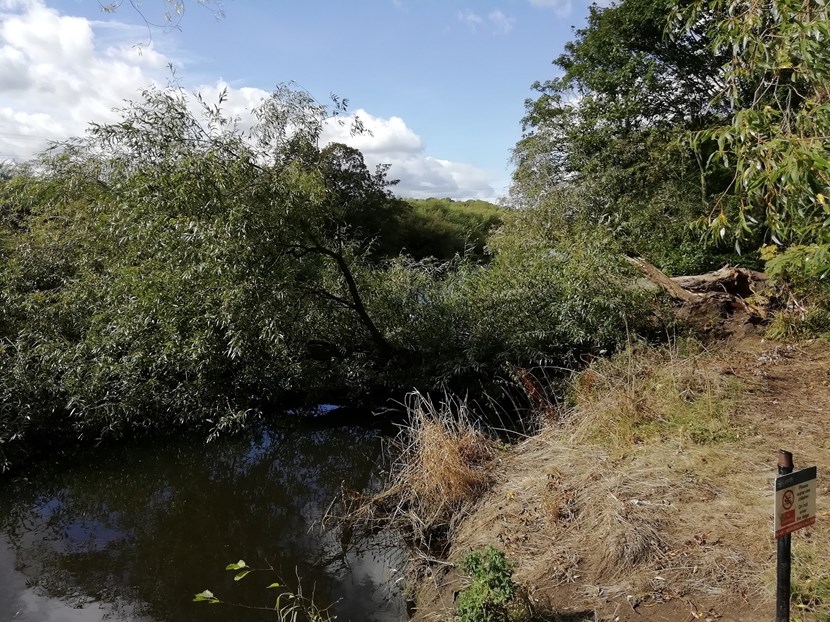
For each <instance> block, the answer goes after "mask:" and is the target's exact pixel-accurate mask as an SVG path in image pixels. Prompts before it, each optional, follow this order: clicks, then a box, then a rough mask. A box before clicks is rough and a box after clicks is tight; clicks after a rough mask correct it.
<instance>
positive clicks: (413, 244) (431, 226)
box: [401, 198, 507, 260]
mask: <svg viewBox="0 0 830 622" xmlns="http://www.w3.org/2000/svg"><path fill="white" fill-rule="evenodd" d="M406 202H407V203H408V204H409V206H410V207H411V212H410V215H409V218H408V219H407V220H406V224H405V230H404V231H403V232H402V238H403V240H402V243H401V246H402V247H403V248H404V249H405V250H406V252H407V253H409V254H410V255H412V256H413V257H414V258H416V259H424V258H427V257H433V258H435V259H442V260H450V259H452V258H453V257H455V256H456V255H463V254H464V253H465V252H466V251H471V252H472V253H473V254H474V255H475V256H476V257H483V255H484V253H485V248H486V246H487V242H488V240H489V237H490V234H491V231H492V230H493V229H494V228H496V227H499V226H501V225H502V224H503V222H504V220H505V217H506V216H507V211H506V210H504V209H502V208H499V207H497V206H496V205H493V204H492V203H488V202H486V201H475V200H470V201H453V200H452V199H435V198H433V199H407V201H406Z"/></svg>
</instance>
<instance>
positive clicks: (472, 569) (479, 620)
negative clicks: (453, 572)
mask: <svg viewBox="0 0 830 622" xmlns="http://www.w3.org/2000/svg"><path fill="white" fill-rule="evenodd" d="M460 566H461V568H462V569H463V570H464V572H466V573H467V574H468V575H470V585H469V587H467V589H465V590H464V591H463V592H461V594H460V595H459V596H458V606H457V608H456V619H457V620H458V622H502V621H503V620H507V619H508V616H509V610H510V607H511V605H512V603H513V600H514V599H515V597H516V591H517V587H516V583H515V582H514V581H513V565H512V564H511V563H510V562H508V561H507V558H506V557H505V555H504V553H503V552H502V551H499V550H497V549H495V548H493V547H492V546H489V545H488V546H487V547H485V548H483V549H480V550H477V551H472V552H470V553H468V554H467V555H466V556H465V557H464V558H463V559H462V560H461V563H460Z"/></svg>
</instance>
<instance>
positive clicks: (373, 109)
mask: <svg viewBox="0 0 830 622" xmlns="http://www.w3.org/2000/svg"><path fill="white" fill-rule="evenodd" d="M141 8H142V11H143V13H144V16H145V17H147V18H148V19H149V20H151V21H162V15H163V12H164V10H165V0H143V2H142V3H141ZM223 8H224V13H225V16H224V18H222V19H217V18H216V15H215V14H214V13H213V12H212V11H211V10H210V9H209V8H206V7H202V6H198V5H197V4H196V3H195V2H193V1H192V0H190V1H189V3H188V4H186V10H185V14H184V16H183V19H182V21H181V28H180V29H179V30H172V31H169V32H164V31H161V30H158V29H155V30H153V31H152V32H148V30H147V29H146V28H145V27H143V26H142V15H141V14H139V13H138V12H136V11H135V10H134V9H133V8H132V7H131V6H130V3H129V2H124V3H123V5H122V6H121V7H119V9H118V10H117V11H116V12H114V13H112V14H105V13H102V11H101V10H100V4H99V3H98V2H97V1H96V0H60V1H59V0H0V157H3V158H6V159H9V158H10V157H13V158H15V159H20V158H21V157H24V155H25V152H26V150H27V149H32V148H34V146H35V145H38V146H39V144H40V143H38V140H37V139H38V138H43V139H44V140H45V138H59V137H60V136H61V135H64V134H71V133H77V132H78V131H80V129H81V128H82V127H83V124H84V123H86V122H88V121H89V120H93V119H97V120H107V119H109V118H111V116H108V112H107V111H108V110H109V109H110V108H112V106H113V105H117V104H118V102H119V101H122V100H123V99H125V98H130V97H133V96H134V94H135V93H136V92H137V90H138V89H139V88H140V87H141V86H144V85H146V84H147V83H149V82H153V81H155V82H164V81H165V80H166V78H167V76H168V75H169V74H168V71H167V69H166V64H167V63H173V65H174V66H175V67H176V71H177V75H178V78H179V81H180V83H182V84H183V85H185V86H187V87H188V88H190V89H200V90H203V91H207V92H210V91H211V90H218V88H219V86H220V85H222V84H227V85H228V87H229V88H230V90H231V95H232V96H231V104H232V105H234V106H238V107H239V108H240V109H242V108H243V107H245V105H246V104H252V103H255V101H256V99H257V96H261V94H262V92H263V91H268V90H270V89H271V88H273V87H274V85H276V84H277V83H280V82H286V81H292V80H293V81H295V82H297V83H298V84H299V85H301V86H302V87H304V88H305V89H307V90H308V91H309V92H311V93H312V94H313V95H314V96H315V97H317V98H318V99H323V98H325V97H326V96H327V95H328V94H329V93H332V92H333V93H336V94H338V95H340V96H342V97H347V98H348V99H349V100H350V102H351V108H352V110H354V111H357V113H358V114H360V115H361V116H363V117H364V118H368V119H369V120H370V123H369V124H368V125H369V126H370V127H371V129H372V130H373V133H374V137H373V141H369V142H367V141H365V140H364V142H363V143H362V144H361V145H360V146H361V147H363V148H365V149H366V151H367V160H368V161H370V163H375V162H380V161H388V162H391V163H392V165H393V168H392V176H393V177H400V178H401V179H402V183H401V186H400V187H401V192H402V193H404V194H409V195H413V196H427V195H430V194H436V195H448V196H454V197H455V198H467V197H473V196H477V197H482V198H490V199H495V198H496V196H497V195H500V194H503V193H504V191H505V189H506V186H507V183H508V181H509V174H510V172H509V162H508V160H509V151H510V148H511V147H512V146H513V145H514V144H515V142H516V140H517V139H518V137H519V135H520V120H521V117H522V113H523V102H524V100H525V98H526V97H528V96H530V95H531V90H530V85H531V83H532V82H533V81H534V80H543V79H546V78H549V77H552V76H553V75H554V67H553V66H552V65H551V61H552V59H553V58H554V57H556V56H557V55H558V54H559V53H560V52H561V51H562V48H563V45H564V44H565V42H566V41H568V40H569V39H570V38H571V37H572V30H571V26H573V25H575V26H581V25H582V24H583V23H584V19H585V15H586V14H587V3H586V1H585V0H570V2H569V1H568V0H495V1H493V2H481V1H480V0H466V1H463V0H462V1H456V0H366V1H361V2H346V1H344V0H305V1H288V0H286V1H282V2H280V1H276V0H271V1H265V0H225V2H224V3H223ZM136 43H142V44H143V46H142V49H141V52H140V53H139V52H138V50H137V49H136V48H135V44H136ZM50 54H51V55H52V57H50ZM56 85H57V86H56ZM15 135H17V136H15ZM24 136H27V137H28V138H26V137H24ZM335 138H336V137H335ZM341 138H342V137H341ZM370 143H371V144H370Z"/></svg>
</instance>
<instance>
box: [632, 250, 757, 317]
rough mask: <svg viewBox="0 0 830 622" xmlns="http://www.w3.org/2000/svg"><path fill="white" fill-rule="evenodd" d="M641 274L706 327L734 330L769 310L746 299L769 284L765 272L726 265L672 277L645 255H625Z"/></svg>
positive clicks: (683, 312) (680, 313) (684, 314)
mask: <svg viewBox="0 0 830 622" xmlns="http://www.w3.org/2000/svg"><path fill="white" fill-rule="evenodd" d="M626 260H627V261H628V262H629V263H630V264H632V265H633V266H636V267H637V269H638V270H639V271H640V272H641V273H642V275H643V276H644V277H645V278H646V279H647V280H648V281H649V282H650V283H653V284H654V285H656V286H657V287H659V288H660V289H661V290H663V291H664V292H665V293H666V294H667V295H668V296H669V297H670V298H671V299H672V300H674V301H676V302H677V303H678V306H679V308H678V310H677V315H678V317H679V318H681V319H682V320H684V321H687V322H691V323H692V324H696V325H698V327H699V328H701V329H703V330H707V331H709V330H712V329H714V328H716V327H720V328H723V329H725V330H726V331H727V332H734V328H735V325H746V324H759V323H761V322H762V321H764V320H766V318H767V310H766V309H765V308H764V307H763V306H761V305H759V304H757V303H756V302H750V301H748V300H747V299H749V298H751V297H752V296H753V295H755V294H756V293H758V292H759V291H760V290H762V289H763V288H764V287H766V285H767V282H768V278H767V275H766V274H764V273H763V272H757V271H755V270H750V269H748V268H736V267H733V266H725V267H723V268H720V269H719V270H714V271H712V272H707V273H705V274H697V275H690V276H676V277H669V276H668V275H667V274H665V273H664V272H663V271H662V270H660V269H659V268H657V267H656V266H655V265H654V264H652V263H650V262H648V261H646V260H645V259H643V258H642V257H626Z"/></svg>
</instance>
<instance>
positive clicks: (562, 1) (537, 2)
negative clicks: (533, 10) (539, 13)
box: [530, 0, 573, 17]
mask: <svg viewBox="0 0 830 622" xmlns="http://www.w3.org/2000/svg"><path fill="white" fill-rule="evenodd" d="M530 4H532V5H533V6H535V7H540V8H543V9H553V11H554V12H555V13H556V14H557V15H559V16H561V17H564V16H566V15H570V14H571V12H572V11H573V2H572V0H530Z"/></svg>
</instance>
